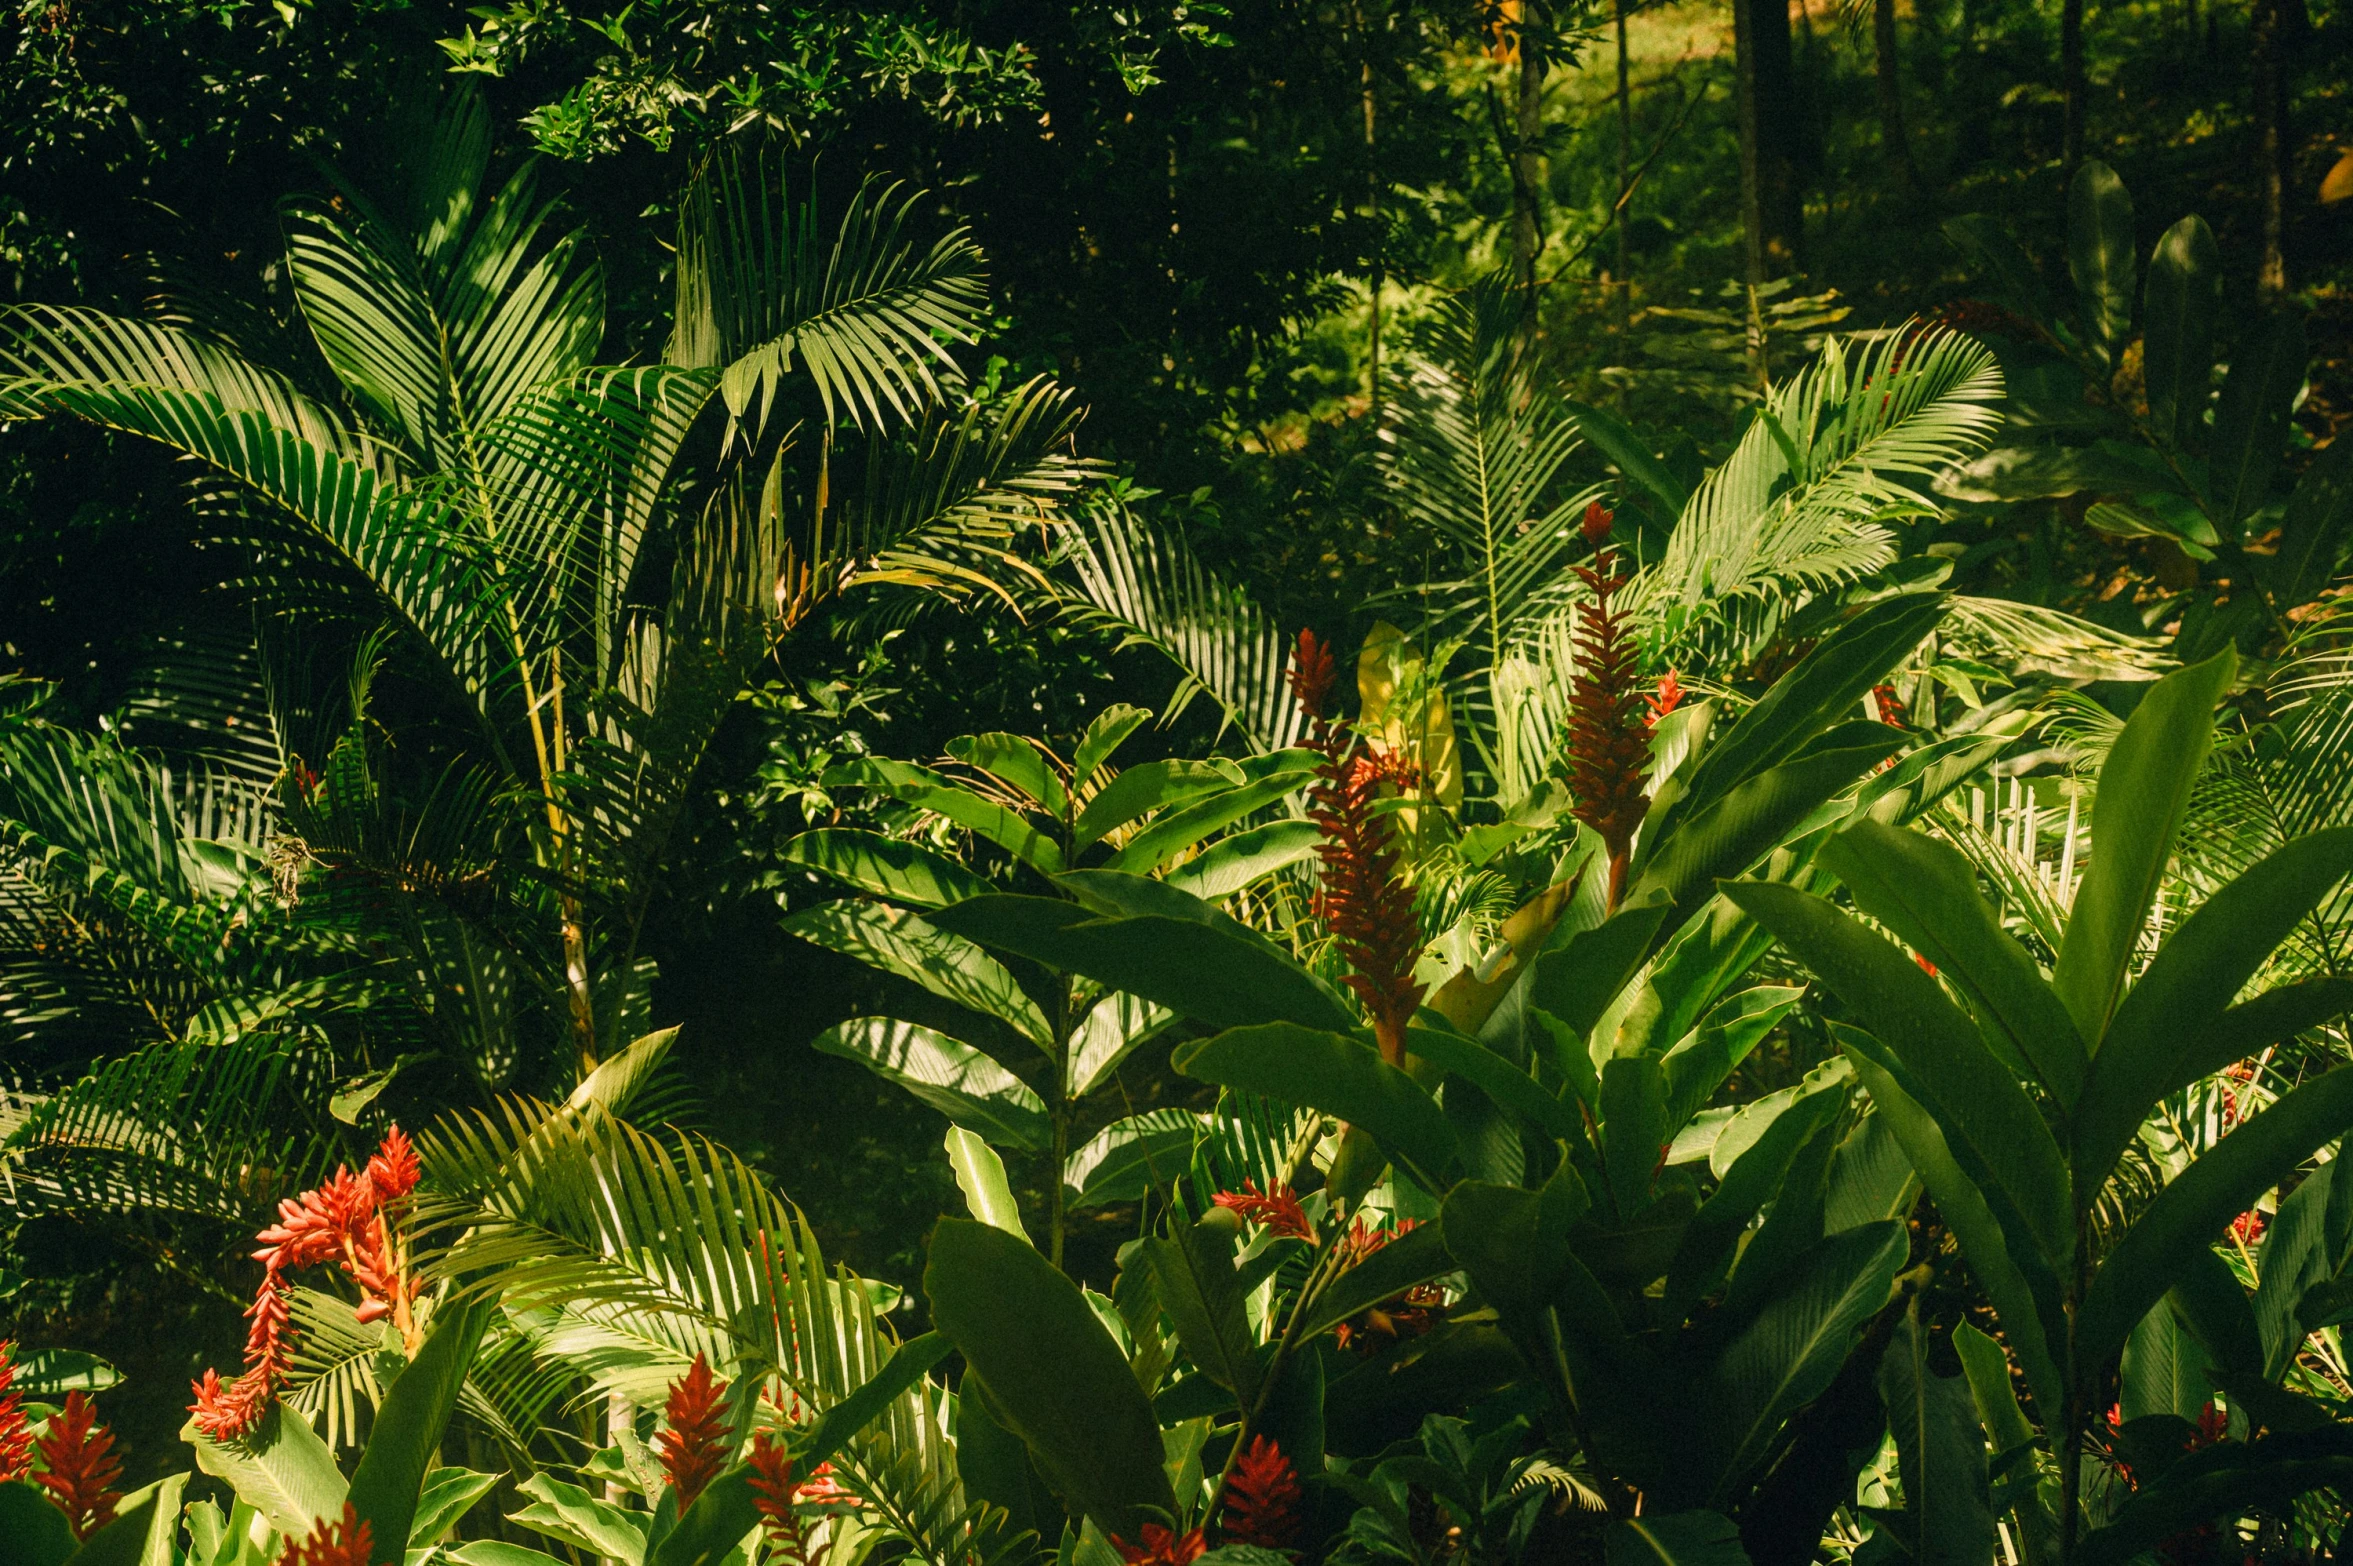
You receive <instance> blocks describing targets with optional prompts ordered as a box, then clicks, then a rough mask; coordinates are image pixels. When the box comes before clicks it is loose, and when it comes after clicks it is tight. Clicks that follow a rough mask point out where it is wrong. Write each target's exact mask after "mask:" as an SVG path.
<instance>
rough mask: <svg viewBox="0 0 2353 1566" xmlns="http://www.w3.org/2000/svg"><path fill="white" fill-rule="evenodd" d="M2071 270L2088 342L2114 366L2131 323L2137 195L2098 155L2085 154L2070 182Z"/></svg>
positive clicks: (2069, 237)
mask: <svg viewBox="0 0 2353 1566" xmlns="http://www.w3.org/2000/svg"><path fill="white" fill-rule="evenodd" d="M2067 272H2068V275H2069V277H2071V278H2072V279H2073V280H2074V282H2075V297H2076V306H2077V308H2078V310H2079V311H2081V317H2082V322H2083V340H2084V345H2085V346H2086V347H2088V348H2089V349H2091V351H2092V352H2093V353H2094V354H2095V355H2097V356H2098V358H2099V361H2100V363H2101V364H2102V365H2103V366H2113V365H2114V364H2115V363H2116V351H2117V349H2119V348H2121V347H2123V346H2124V337H2125V333H2126V332H2128V331H2129V330H2130V329H2131V327H2132V292H2133V289H2132V283H2133V278H2132V274H2133V237H2132V196H2131V195H2130V193H2128V192H2127V191H2126V190H2125V188H2124V181H2122V180H2120V179H2118V178H2117V177H2116V173H2115V171H2114V170H2113V169H2111V168H2109V167H2108V165H2107V164H2105V163H2102V162H2100V161H2099V160H2098V159H2097V158H2086V159H2085V160H2084V161H2083V163H2082V164H2081V165H2080V166H2078V167H2077V169H2076V171H2075V179H2074V181H2073V182H2072V183H2071V184H2069V186H2068V187H2067Z"/></svg>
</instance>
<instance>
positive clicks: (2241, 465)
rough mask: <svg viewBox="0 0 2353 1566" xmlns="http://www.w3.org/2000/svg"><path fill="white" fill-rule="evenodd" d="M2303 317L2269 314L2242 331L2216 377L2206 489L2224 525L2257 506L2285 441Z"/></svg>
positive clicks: (2300, 360)
mask: <svg viewBox="0 0 2353 1566" xmlns="http://www.w3.org/2000/svg"><path fill="white" fill-rule="evenodd" d="M2305 363H2306V358H2305V351H2304V318H2303V316H2301V315H2299V314H2297V313H2296V312H2294V311H2289V310H2282V311H2278V312H2276V313H2274V314H2273V315H2272V316H2271V318H2270V319H2269V320H2267V321H2266V322H2264V323H2263V325H2262V327H2261V328H2260V329H2259V330H2257V331H2254V332H2251V333H2249V334H2248V340H2247V341H2245V342H2243V343H2241V344H2240V345H2239V351H2238V353H2237V354H2236V355H2234V356H2233V357H2232V359H2231V363H2230V373H2229V374H2228V375H2226V376H2224V377H2223V380H2222V400H2221V401H2220V403H2219V404H2217V405H2216V407H2215V410H2214V452H2213V456H2212V458H2211V459H2210V460H2209V461H2208V463H2207V465H2206V472H2207V478H2206V492H2207V494H2209V495H2210V496H2212V497H2213V501H2214V508H2215V517H2216V520H2217V521H2219V522H2220V523H2221V524H2222V525H2223V527H2224V528H2225V529H2226V530H2230V529H2235V528H2236V527H2237V525H2238V523H2239V522H2240V521H2241V520H2242V519H2243V518H2246V517H2248V516H2251V515H2253V514H2254V513H2255V512H2257V511H2259V510H2261V509H2262V508H2263V504H2264V502H2265V501H2266V500H2268V499H2269V498H2270V496H2271V479H2272V475H2273V474H2275V473H2277V472H2278V471H2279V463H2280V457H2281V455H2282V454H2283V453H2284V452H2285V450H2286V447H2287V440H2288V414H2289V413H2290V412H2291V411H2292V410H2293V408H2294V407H2295V402H2296V393H2297V392H2298V391H2300V390H2302V389H2303V385H2304V366H2305Z"/></svg>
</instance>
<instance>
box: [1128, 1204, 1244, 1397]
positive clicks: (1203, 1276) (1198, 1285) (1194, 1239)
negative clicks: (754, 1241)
mask: <svg viewBox="0 0 2353 1566" xmlns="http://www.w3.org/2000/svg"><path fill="white" fill-rule="evenodd" d="M1219 1216H1226V1215H1222V1214H1221V1215H1219ZM1143 1253H1144V1258H1145V1260H1146V1261H1148V1262H1149V1263H1150V1264H1151V1267H1152V1278H1153V1281H1154V1283H1155V1284H1156V1285H1157V1289H1158V1293H1159V1297H1160V1306H1161V1309H1163V1310H1165V1311H1167V1312H1168V1319H1169V1321H1170V1323H1171V1324H1172V1325H1174V1326H1175V1328H1176V1333H1177V1341H1178V1342H1179V1343H1181V1344H1182V1345H1184V1350H1185V1355H1186V1357H1187V1358H1188V1359H1190V1360H1192V1362H1193V1363H1194V1365H1195V1366H1196V1367H1198V1368H1199V1370H1200V1371H1201V1373H1202V1374H1203V1375H1205V1376H1207V1377H1208V1378H1209V1379H1210V1380H1212V1381H1214V1382H1216V1383H1217V1384H1218V1385H1219V1386H1221V1387H1224V1388H1225V1389H1226V1390H1227V1391H1229V1392H1231V1393H1233V1394H1234V1396H1235V1398H1236V1399H1238V1400H1239V1402H1240V1404H1241V1406H1242V1407H1244V1408H1246V1409H1247V1408H1255V1407H1256V1406H1257V1405H1258V1394H1259V1384H1260V1380H1261V1375H1260V1369H1261V1367H1260V1365H1259V1361H1258V1340H1257V1338H1256V1337H1255V1336H1254V1335H1253V1334H1252V1333H1251V1331H1250V1319H1249V1315H1248V1313H1247V1312H1246V1311H1245V1310H1244V1309H1243V1306H1242V1296H1243V1293H1244V1290H1243V1287H1242V1282H1241V1279H1240V1278H1239V1277H1238V1276H1237V1275H1236V1274H1235V1272H1234V1242H1233V1235H1232V1232H1231V1230H1230V1228H1228V1227H1226V1226H1222V1225H1218V1224H1213V1223H1207V1222H1203V1223H1194V1224H1188V1225H1186V1226H1185V1227H1184V1228H1182V1229H1180V1230H1179V1231H1178V1233H1177V1236H1176V1237H1175V1238H1174V1239H1167V1240H1157V1239H1154V1240H1146V1241H1144V1242H1143Z"/></svg>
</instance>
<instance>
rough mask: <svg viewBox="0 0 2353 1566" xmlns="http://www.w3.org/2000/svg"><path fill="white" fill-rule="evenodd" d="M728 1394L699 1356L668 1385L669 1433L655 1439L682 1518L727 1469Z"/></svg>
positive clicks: (666, 1432) (722, 1382)
mask: <svg viewBox="0 0 2353 1566" xmlns="http://www.w3.org/2000/svg"><path fill="white" fill-rule="evenodd" d="M726 1391H727V1383H726V1382H724V1381H719V1380H716V1379H714V1378H713V1377H712V1375H711V1367H710V1366H709V1365H708V1364H706V1363H704V1360H703V1356H702V1355H700V1354H697V1355H696V1356H695V1357H694V1363H693V1364H692V1365H690V1366H688V1367H687V1370H686V1374H685V1375H683V1376H681V1377H679V1378H678V1379H677V1380H676V1381H674V1382H672V1383H671V1385H670V1405H669V1408H668V1409H667V1410H666V1413H667V1415H668V1418H669V1427H668V1428H667V1429H665V1430H664V1431H663V1432H662V1433H661V1434H660V1435H658V1436H656V1437H654V1446H655V1448H656V1450H657V1453H658V1455H659V1456H660V1458H661V1462H662V1472H664V1473H666V1474H668V1475H669V1476H670V1488H671V1489H673V1490H675V1491H677V1492H678V1510H679V1511H680V1512H682V1513H683V1512H684V1511H685V1510H686V1509H687V1508H688V1507H690V1506H692V1505H694V1502H695V1497H696V1496H698V1495H701V1494H702V1493H703V1490H704V1487H705V1486H707V1485H709V1484H710V1482H711V1481H712V1480H714V1479H716V1478H718V1477H719V1470H720V1469H722V1468H725V1467H726V1466H727V1399H726V1397H725V1396H724V1394H725V1393H726Z"/></svg>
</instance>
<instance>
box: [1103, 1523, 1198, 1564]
mask: <svg viewBox="0 0 2353 1566" xmlns="http://www.w3.org/2000/svg"><path fill="white" fill-rule="evenodd" d="M1143 1537H1144V1542H1143V1543H1141V1544H1130V1543H1128V1542H1127V1541H1126V1540H1125V1539H1122V1538H1121V1537H1119V1535H1117V1534H1113V1535H1112V1536H1111V1547H1112V1548H1113V1549H1115V1550H1117V1551H1118V1552H1119V1558H1120V1559H1121V1560H1122V1561H1124V1562H1126V1563H1127V1566H1192V1563H1193V1562H1194V1561H1197V1560H1199V1559H1200V1558H1201V1552H1202V1551H1204V1550H1206V1549H1207V1548H1208V1545H1207V1544H1205V1543H1204V1542H1203V1541H1202V1538H1201V1530H1200V1529H1198V1528H1196V1529H1194V1530H1193V1531H1192V1532H1191V1533H1187V1534H1178V1533H1174V1532H1171V1531H1170V1530H1169V1529H1166V1528H1163V1527H1161V1526H1160V1524H1158V1523H1146V1524H1144V1528H1143Z"/></svg>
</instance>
